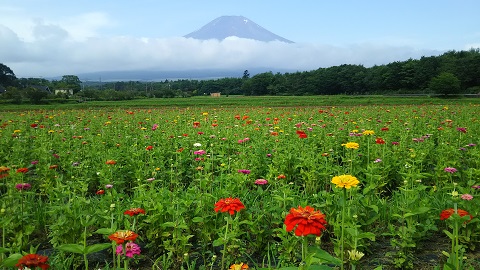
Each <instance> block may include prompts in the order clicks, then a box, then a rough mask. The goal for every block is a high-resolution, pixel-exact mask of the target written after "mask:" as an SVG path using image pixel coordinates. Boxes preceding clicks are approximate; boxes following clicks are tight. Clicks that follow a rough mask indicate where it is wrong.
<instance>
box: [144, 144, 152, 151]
mask: <svg viewBox="0 0 480 270" xmlns="http://www.w3.org/2000/svg"><path fill="white" fill-rule="evenodd" d="M152 149H153V146H151V145H149V146H147V147H145V150H147V151H150V150H152Z"/></svg>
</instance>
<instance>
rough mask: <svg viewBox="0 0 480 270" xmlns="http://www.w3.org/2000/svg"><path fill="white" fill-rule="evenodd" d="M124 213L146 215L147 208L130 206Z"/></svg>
mask: <svg viewBox="0 0 480 270" xmlns="http://www.w3.org/2000/svg"><path fill="white" fill-rule="evenodd" d="M123 214H124V215H129V216H131V217H133V216H136V215H138V214H144V215H145V210H144V209H142V208H130V209H128V210H127V211H125V212H123Z"/></svg>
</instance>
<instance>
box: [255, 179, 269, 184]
mask: <svg viewBox="0 0 480 270" xmlns="http://www.w3.org/2000/svg"><path fill="white" fill-rule="evenodd" d="M255 184H256V185H266V184H268V181H267V180H266V179H257V180H255Z"/></svg>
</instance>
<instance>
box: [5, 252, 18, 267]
mask: <svg viewBox="0 0 480 270" xmlns="http://www.w3.org/2000/svg"><path fill="white" fill-rule="evenodd" d="M22 257H23V256H22V254H19V253H15V254H12V255H10V256H9V257H8V258H6V259H5V260H3V262H2V266H3V267H14V266H15V264H17V263H18V260H20V258H22Z"/></svg>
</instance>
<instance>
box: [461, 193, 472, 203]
mask: <svg viewBox="0 0 480 270" xmlns="http://www.w3.org/2000/svg"><path fill="white" fill-rule="evenodd" d="M460 198H462V200H466V201H470V200H472V199H473V196H472V195H470V194H462V196H460Z"/></svg>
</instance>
